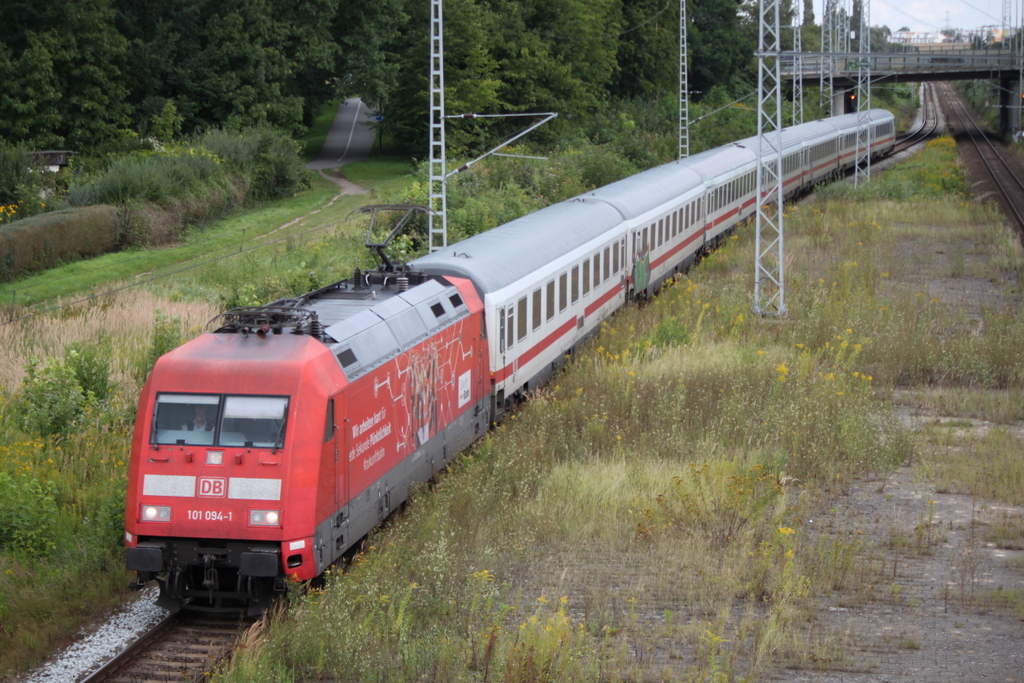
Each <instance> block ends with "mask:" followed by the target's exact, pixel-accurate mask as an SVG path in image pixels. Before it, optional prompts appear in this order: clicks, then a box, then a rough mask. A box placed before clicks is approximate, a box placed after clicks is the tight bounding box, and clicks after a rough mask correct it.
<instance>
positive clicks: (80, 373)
mask: <svg viewBox="0 0 1024 683" xmlns="http://www.w3.org/2000/svg"><path fill="white" fill-rule="evenodd" d="M108 346H109V344H108V340H107V339H105V338H104V339H101V340H100V342H99V343H98V344H86V343H82V342H75V343H73V344H71V345H70V346H68V348H67V350H66V351H65V352H64V362H65V363H66V364H67V365H68V367H69V368H71V371H72V372H73V373H74V375H75V379H76V380H77V381H78V385H79V386H80V387H81V388H82V393H83V394H84V395H86V396H88V395H89V394H92V396H93V397H94V398H95V399H96V400H97V401H102V400H103V399H105V398H107V396H109V395H110V390H111V388H112V384H111V381H110V356H109V354H108V353H107V351H108Z"/></svg>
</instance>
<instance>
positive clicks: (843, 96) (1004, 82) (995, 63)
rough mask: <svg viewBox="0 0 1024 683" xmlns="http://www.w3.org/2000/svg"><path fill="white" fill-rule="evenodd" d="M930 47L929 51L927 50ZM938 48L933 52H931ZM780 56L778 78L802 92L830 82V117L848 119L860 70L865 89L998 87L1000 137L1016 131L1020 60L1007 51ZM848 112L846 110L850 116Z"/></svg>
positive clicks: (1022, 59)
mask: <svg viewBox="0 0 1024 683" xmlns="http://www.w3.org/2000/svg"><path fill="white" fill-rule="evenodd" d="M929 47H930V46H929ZM936 47H939V46H936ZM799 57H800V60H799V62H800V69H799V72H797V69H796V63H797V59H796V53H793V52H789V53H783V56H782V60H783V63H782V78H783V80H789V81H792V80H794V79H796V78H799V79H800V80H801V81H802V83H803V85H804V86H805V87H807V86H816V85H818V84H819V83H820V82H821V80H822V78H823V77H827V76H828V75H829V74H831V76H832V113H833V115H837V114H843V113H848V111H847V109H848V107H849V106H850V104H851V102H852V100H851V97H850V95H851V94H852V93H853V92H855V91H856V88H857V78H858V73H859V70H860V68H861V65H863V66H866V67H868V68H870V70H871V84H872V85H876V84H881V83H920V82H922V81H957V80H961V81H962V80H976V79H991V80H995V81H998V83H999V128H1000V131H1001V132H1003V133H1006V132H1009V131H1013V130H1017V129H1018V128H1020V121H1021V104H1022V102H1021V94H1022V93H1021V72H1022V69H1024V56H1022V55H1020V54H1014V53H1013V52H1012V51H1010V50H984V49H982V50H973V49H947V50H943V49H922V50H920V51H914V52H876V53H870V54H866V55H865V54H861V53H859V52H848V53H842V52H838V53H837V52H833V53H822V52H801V53H799ZM851 111H852V110H851Z"/></svg>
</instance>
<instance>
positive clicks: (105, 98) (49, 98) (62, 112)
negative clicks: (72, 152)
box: [0, 0, 130, 150]
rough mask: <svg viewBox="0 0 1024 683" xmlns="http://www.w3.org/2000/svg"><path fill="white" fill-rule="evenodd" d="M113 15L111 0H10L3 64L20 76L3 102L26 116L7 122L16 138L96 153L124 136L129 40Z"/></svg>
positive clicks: (1, 13)
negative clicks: (121, 32) (18, 120)
mask: <svg viewBox="0 0 1024 683" xmlns="http://www.w3.org/2000/svg"><path fill="white" fill-rule="evenodd" d="M113 18H114V9H113V6H112V5H111V0H53V1H52V2H46V3H33V2H29V1H26V0H8V1H7V2H4V3H3V7H2V9H0V22H2V25H3V26H4V35H3V36H2V37H0V42H2V43H3V45H4V46H5V48H6V49H5V53H6V54H5V56H0V63H6V64H7V65H8V66H7V69H10V68H11V66H10V65H14V68H15V72H16V73H17V74H19V75H20V77H19V78H15V79H13V80H12V81H6V82H5V87H7V88H8V89H9V92H8V93H7V94H6V95H5V100H4V102H3V103H2V104H0V106H2V107H3V109H4V112H5V113H6V112H12V113H14V114H18V113H20V115H23V116H25V117H26V122H25V123H24V124H18V123H5V125H6V126H7V129H8V130H11V131H12V134H13V135H16V136H17V137H16V138H15V139H17V140H24V141H30V140H31V141H32V142H41V143H42V144H64V145H67V146H70V147H71V148H73V149H77V150H91V149H95V148H97V147H102V146H103V145H104V144H107V143H109V142H111V141H114V140H117V139H119V138H121V137H123V136H124V134H125V128H126V126H127V125H128V121H129V113H130V108H129V106H128V104H127V102H126V96H127V87H126V82H125V75H124V66H125V59H126V57H127V42H126V41H125V39H124V38H123V37H122V36H121V35H120V34H119V33H118V32H117V30H116V29H115V28H114V25H113ZM22 69H23V70H22ZM5 118H6V117H5ZM19 126H21V129H20V130H19ZM20 136H25V137H20Z"/></svg>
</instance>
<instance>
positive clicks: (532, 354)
mask: <svg viewBox="0 0 1024 683" xmlns="http://www.w3.org/2000/svg"><path fill="white" fill-rule="evenodd" d="M618 286H619V287H621V285H618ZM577 320H578V316H573V318H572V320H568V321H566V322H564V323H562V325H560V326H559V327H558V329H557V330H555V331H554V332H552V333H551V334H549V335H548V336H546V337H544V338H543V339H541V340H540V341H539V342H537V343H536V344H534V345H533V346H531V347H530V348H528V349H527V350H526V351H525V352H524V353H523V354H522V355H521V356H519V357H518V358H516V360H517V361H518V362H519V364H520V365H526V364H527V363H529V362H530V361H531V360H533V359H534V358H536V357H537V356H538V355H540V353H541V352H542V351H544V350H545V349H546V348H548V347H549V346H551V345H552V344H554V343H555V342H556V341H558V340H559V339H561V338H562V337H564V336H565V335H566V334H568V333H569V332H571V331H572V330H573V329H574V328H575V327H576V321H577ZM512 365H513V363H509V364H508V365H506V366H505V367H503V368H501V369H500V370H496V371H495V372H494V373H492V376H493V379H494V381H496V382H504V381H505V380H506V379H508V377H509V375H511V374H512Z"/></svg>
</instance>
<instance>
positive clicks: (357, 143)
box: [306, 97, 374, 170]
mask: <svg viewBox="0 0 1024 683" xmlns="http://www.w3.org/2000/svg"><path fill="white" fill-rule="evenodd" d="M372 115H373V112H372V111H371V110H369V109H367V107H366V105H365V104H363V101H362V100H360V99H359V98H358V97H353V98H351V99H347V100H345V101H344V102H342V103H341V105H340V106H339V107H338V113H337V114H336V115H335V117H334V123H333V124H331V130H330V131H329V132H328V133H327V139H326V140H324V148H323V149H322V150H320V154H319V156H317V158H316V159H314V160H313V161H311V162H309V163H308V164H306V168H310V169H313V170H321V169H325V168H338V167H339V166H344V165H345V164H348V163H351V162H353V161H361V160H363V159H365V158H366V157H368V156H370V150H371V149H372V148H373V133H374V131H373V128H371V127H370V126H369V121H370V120H371V116H372Z"/></svg>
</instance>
